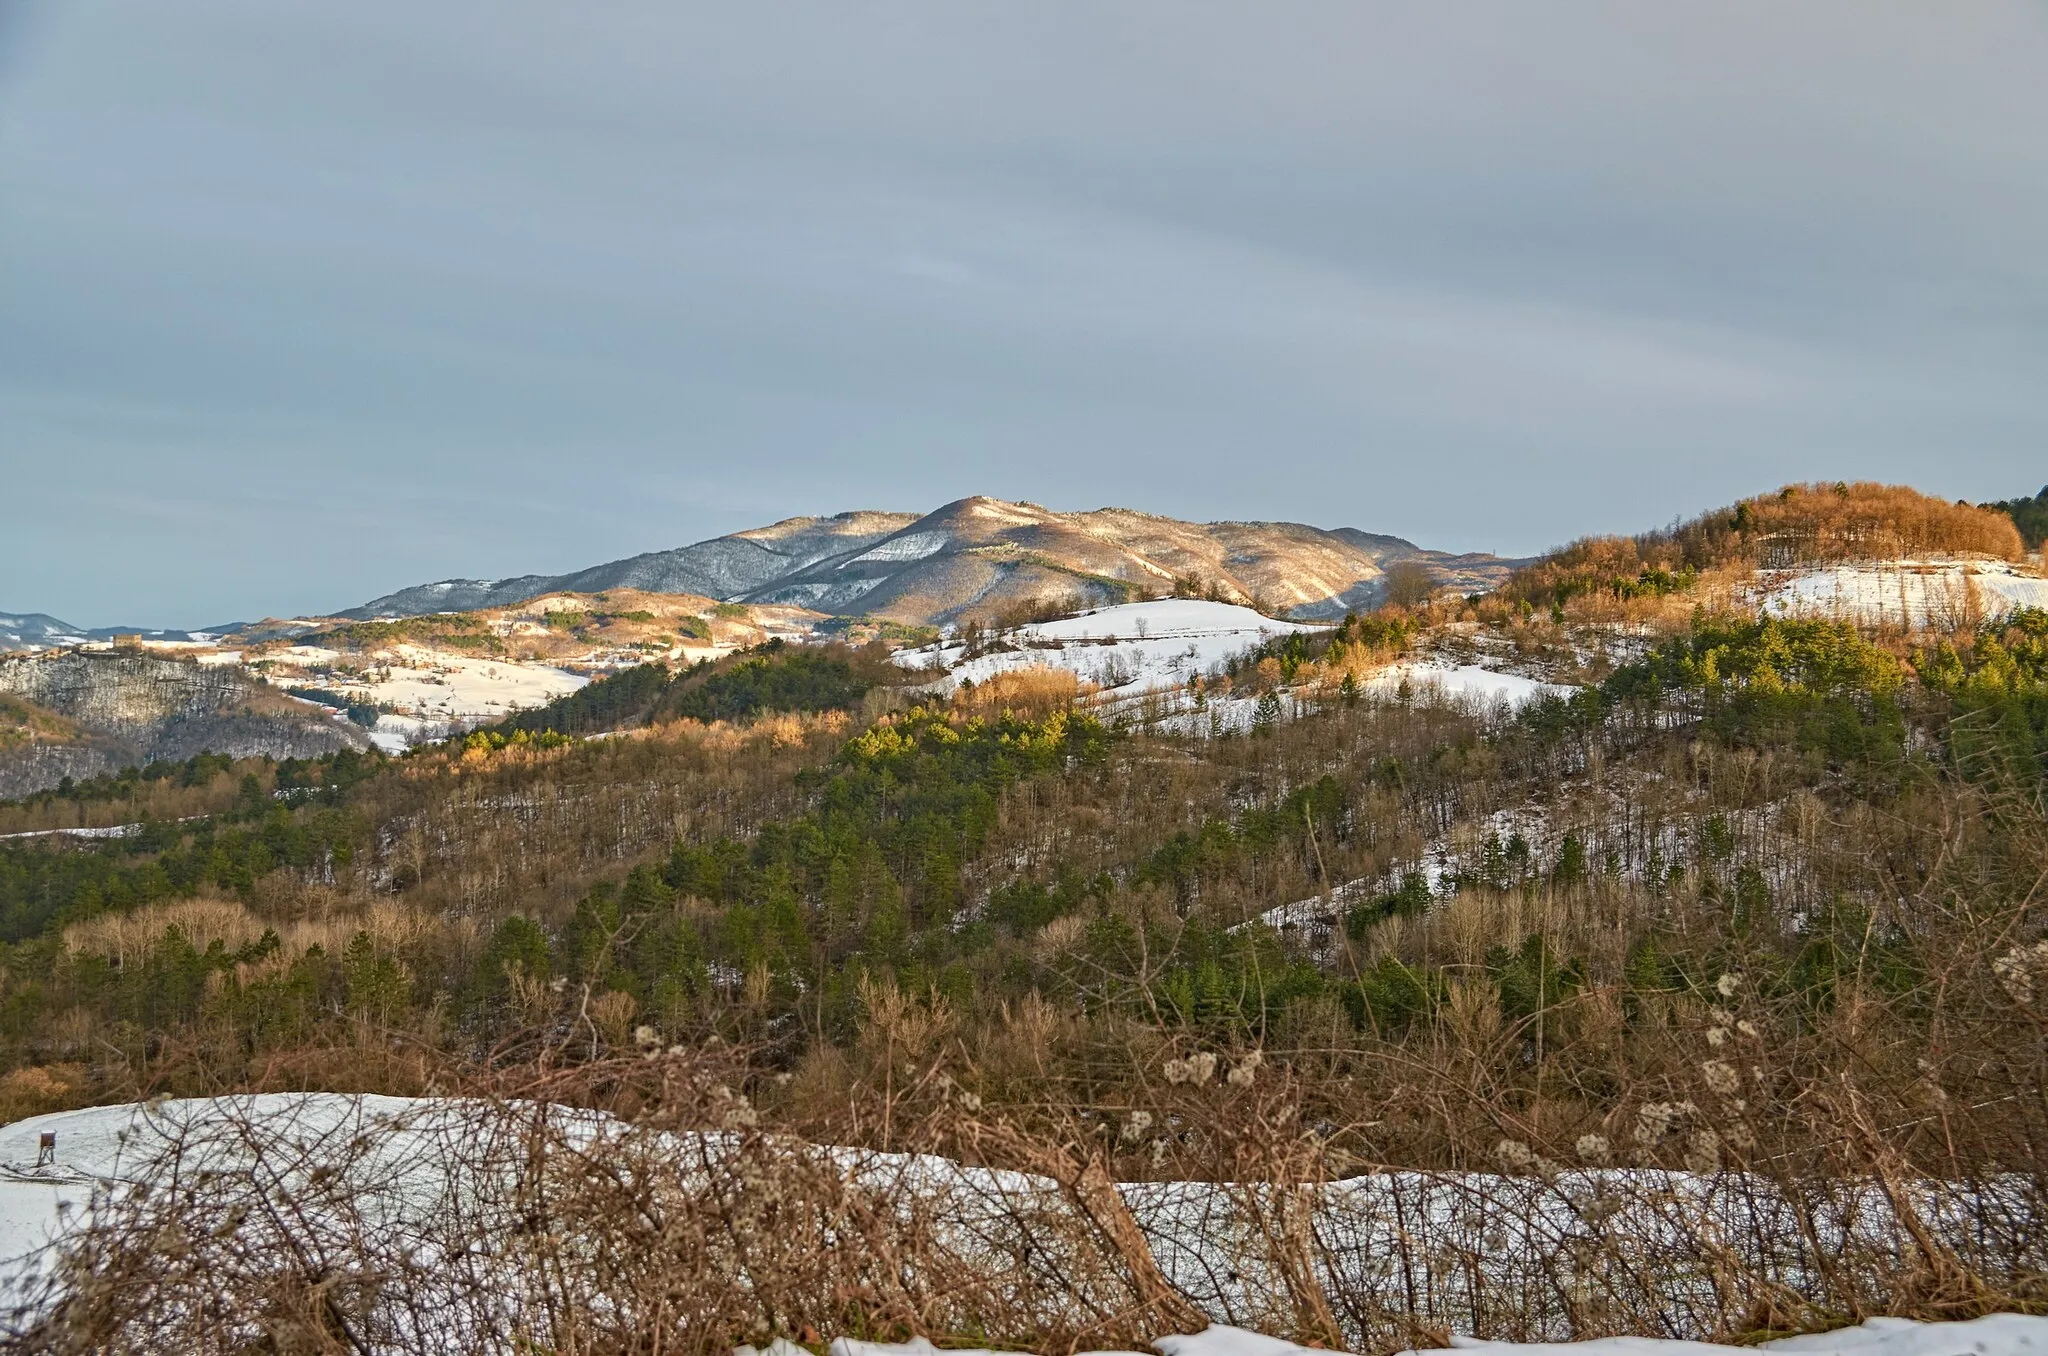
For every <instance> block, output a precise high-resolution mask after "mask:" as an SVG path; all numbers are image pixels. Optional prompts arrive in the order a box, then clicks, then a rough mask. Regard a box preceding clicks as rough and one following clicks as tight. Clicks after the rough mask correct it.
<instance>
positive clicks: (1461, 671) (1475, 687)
mask: <svg viewBox="0 0 2048 1356" xmlns="http://www.w3.org/2000/svg"><path fill="white" fill-rule="evenodd" d="M1404 683H1405V684H1406V685H1407V686H1408V689H1409V691H1410V692H1411V693H1413V692H1420V691H1423V690H1427V691H1429V692H1430V693H1432V694H1433V695H1435V696H1438V697H1440V698H1442V699H1444V700H1447V701H1453V702H1472V703H1476V704H1478V705H1480V706H1482V707H1485V708H1488V709H1492V708H1494V707H1497V706H1500V705H1502V704H1503V703H1504V704H1506V705H1507V706H1509V707H1520V706H1525V705H1527V704H1528V703H1530V702H1532V701H1534V700H1535V699H1536V698H1538V697H1541V696H1544V695H1545V694H1550V695H1553V696H1559V697H1569V696H1570V695H1571V694H1572V691H1573V689H1572V688H1570V687H1567V686H1565V685H1564V684H1561V683H1546V682H1543V681H1541V680H1540V679H1536V678H1525V677H1523V676H1522V675H1521V674H1519V673H1504V672H1502V671H1500V670H1499V669H1489V668H1484V667H1481V666H1480V665H1478V664H1454V663H1449V662H1447V661H1445V660H1441V659H1422V660H1414V661H1404V662H1402V663H1399V664H1394V665H1392V666H1390V667H1388V668H1385V669H1382V670H1381V671H1380V672H1378V673H1376V674H1374V675H1373V676H1372V677H1370V678H1368V679H1366V681H1365V689H1366V691H1368V692H1387V693H1398V692H1399V691H1400V690H1401V686H1402V685H1403V684H1404Z"/></svg>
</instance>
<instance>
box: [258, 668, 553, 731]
mask: <svg viewBox="0 0 2048 1356" xmlns="http://www.w3.org/2000/svg"><path fill="white" fill-rule="evenodd" d="M279 659H281V660H286V661H288V662H290V663H291V664H292V665H293V666H294V667H297V668H299V669H301V671H302V674H301V675H294V674H291V673H289V672H285V671H282V670H283V667H284V666H283V665H282V664H280V665H279V666H278V668H276V669H273V670H272V672H271V675H270V676H271V680H272V681H273V682H275V683H277V684H279V685H280V686H282V687H285V688H287V689H289V688H291V687H292V686H294V685H302V686H306V687H317V688H323V689H326V690H328V691H333V692H339V693H340V694H342V695H343V696H346V697H349V698H351V699H360V700H362V701H365V702H368V703H370V704H372V705H374V706H377V707H380V708H384V709H388V710H392V711H395V712H397V713H399V714H401V715H403V716H405V717H409V718H410V721H411V722H414V723H416V724H426V725H439V726H458V727H459V726H466V725H475V724H480V723H483V722H486V721H496V720H502V719H504V718H505V717H506V716H508V715H510V714H512V713H513V712H514V711H520V710H524V709H526V708H529V707H535V706H542V705H545V704H546V703H548V702H550V701H553V700H554V699H555V698H556V697H561V696H565V695H567V694H568V693H571V692H574V691H575V690H576V689H578V688H580V687H582V686H583V685H584V684H585V683H587V682H589V681H590V680H589V679H588V678H586V677H584V676H583V675H582V674H578V673H570V672H569V671H568V670H566V669H558V668H555V667H554V666H552V665H549V664H531V663H524V662H520V661H516V660H506V659H478V658H474V657H472V656H469V655H460V654H450V653H448V652H447V651H444V650H430V649H425V648H423V647H421V646H418V645H395V646H393V647H392V648H391V649H390V650H389V651H386V652H383V653H380V654H379V655H378V656H377V657H375V658H374V659H367V660H363V661H361V662H362V664H363V670H362V672H360V673H348V674H343V673H336V672H332V671H328V670H329V666H331V665H333V664H334V663H335V662H336V661H337V660H339V659H340V655H338V654H336V653H335V652H334V651H333V650H327V649H322V648H320V647H318V646H311V645H295V646H292V647H291V648H290V649H288V650H285V651H283V652H282V654H281V655H280V656H279ZM414 728H415V727H414V726H413V725H406V724H393V725H390V726H388V727H387V725H386V724H385V722H384V721H383V720H381V719H380V720H379V721H378V722H377V730H376V731H375V732H374V733H373V735H372V738H374V739H376V741H377V744H378V746H379V747H381V748H385V749H387V750H390V749H393V748H395V747H403V743H402V740H403V739H404V738H406V737H408V736H410V735H411V734H412V733H413V732H414Z"/></svg>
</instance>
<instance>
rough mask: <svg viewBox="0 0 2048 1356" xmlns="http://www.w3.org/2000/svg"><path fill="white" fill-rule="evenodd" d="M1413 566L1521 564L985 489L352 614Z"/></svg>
mask: <svg viewBox="0 0 2048 1356" xmlns="http://www.w3.org/2000/svg"><path fill="white" fill-rule="evenodd" d="M1403 561H1414V562H1417V563H1419V564H1422V565H1424V566H1426V567H1428V568H1429V570H1430V571H1431V572H1432V573H1433V574H1434V575H1435V576H1436V577H1437V579H1438V580H1439V581H1440V582H1441V583H1443V584H1445V585H1447V586H1449V587H1452V588H1457V589H1460V590H1463V591H1466V592H1471V591H1475V590H1479V589H1486V588H1491V587H1493V586H1494V585H1495V584H1497V583H1499V582H1500V581H1501V580H1502V579H1503V578H1505V577H1506V576H1507V574H1508V573H1509V571H1511V570H1512V569H1514V568H1515V567H1516V566H1517V565H1519V564H1521V563H1522V562H1520V561H1516V560H1506V559H1502V558H1501V557H1498V556H1492V555H1486V554H1480V553H1475V554H1467V555H1452V554H1448V553H1446V552H1442V551H1430V550H1425V549H1423V548H1422V547H1419V546H1417V545H1415V543H1413V542H1410V541H1406V540H1403V539H1402V538H1400V537H1390V536H1382V535H1379V534H1376V533H1370V532H1361V531H1359V530H1357V529H1356V528H1348V527H1346V528H1335V529H1324V528H1319V527H1309V526H1307V525H1305V524H1302V523H1264V522H1221V523H1189V522H1182V521H1180V520H1178V519H1174V518H1163V517H1159V516H1157V515H1154V514H1149V513H1139V512H1136V511H1134V510H1131V509H1117V508H1105V509H1097V510H1094V511H1092V512H1085V513H1059V512H1055V511H1053V510H1051V509H1047V508H1042V507H1040V506H1039V505H1037V504H1030V503H1011V502H1008V501H1005V500H1000V499H989V498H983V497H979V496H977V497H975V498H971V499H962V500H958V501H956V502H954V503H951V504H947V505H946V506H945V507H943V508H940V509H938V510H935V511H934V512H931V513H927V514H924V515H923V516H919V515H916V514H910V513H880V512H856V513H842V514H838V515H836V516H834V517H830V518H789V519H785V520H784V521H782V522H779V523H775V524H773V525H771V526H768V527H760V528H754V529H751V530H749V531H745V532H735V533H733V534H731V535H730V536H725V537H715V538H713V539H711V540H710V541H703V542H698V543H697V544H696V545H694V546H684V547H679V548H677V549H675V550H671V551H655V552H650V553H648V554H645V555H638V556H631V557H628V558H627V559H624V560H615V561H611V562H609V563H607V564H603V565H594V566H591V567H590V568H588V569H584V570H578V571H576V572H574V573H571V574H560V575H521V576H519V577H517V578H513V579H447V580H442V581H440V582H439V583H433V584H421V585H417V586H415V587H413V588H408V589H401V590H399V591H398V592H396V593H391V594H387V595H385V596H384V597H382V598H377V599H373V600H372V601H370V602H368V603H365V604H363V606H361V607H358V608H351V609H350V610H348V611H347V612H344V613H342V614H340V615H342V616H345V617H351V618H357V619H363V620H368V619H371V618H376V617H403V616H417V615H420V614H423V613H430V612H452V611H467V610H469V609H471V608H478V607H502V606H508V605H510V604H513V603H517V602H521V601H523V600H525V599H528V598H533V597H536V596H538V595H541V594H544V593H560V592H574V593H598V592H603V591H605V590H607V589H642V590H646V591H648V592H655V593H696V594H702V595H704V596H706V597H711V598H717V599H721V600H724V601H729V602H744V603H781V604H790V605H795V606H801V607H807V608H811V609H813V610H815V611H819V612H824V613H829V614H833V615H838V616H872V617H882V618H888V619H891V620H894V621H901V622H908V623H914V624H929V623H936V622H947V621H951V620H953V619H955V618H957V617H959V616H962V615H964V614H967V613H970V612H996V611H1000V610H1002V609H1003V608H1004V607H1007V606H1011V605H1016V604H1022V603H1027V602H1030V601H1034V600H1038V599H1048V600H1051V599H1072V600H1074V601H1077V602H1083V603H1089V604H1095V603H1104V602H1120V601H1123V600H1125V599H1126V598H1128V597H1131V596H1133V595H1151V594H1163V593H1167V592H1170V591H1172V589H1173V588H1174V586H1175V583H1176V581H1179V580H1193V581H1194V582H1196V583H1197V584H1199V585H1200V586H1201V587H1203V588H1205V589H1210V588H1213V589H1215V590H1216V591H1217V592H1219V593H1220V594H1222V595H1223V596H1225V597H1228V598H1232V599H1236V600H1243V601H1250V600H1253V599H1258V600H1260V601H1263V602H1266V603H1269V604H1272V605H1275V606H1277V607H1279V608H1282V609H1285V610H1287V611H1290V612H1291V613H1293V614H1294V615H1296V616H1300V617H1307V618H1314V617H1335V616H1341V615H1342V614H1343V613H1344V612H1345V611H1347V610H1350V609H1355V608H1364V607H1370V606H1372V605H1373V604H1374V603H1376V602H1378V601H1379V598H1380V596H1381V594H1382V593H1383V592H1384V588H1385V577H1386V572H1387V570H1388V569H1389V568H1390V567H1392V566H1393V565H1395V564H1398V563H1400V562H1403Z"/></svg>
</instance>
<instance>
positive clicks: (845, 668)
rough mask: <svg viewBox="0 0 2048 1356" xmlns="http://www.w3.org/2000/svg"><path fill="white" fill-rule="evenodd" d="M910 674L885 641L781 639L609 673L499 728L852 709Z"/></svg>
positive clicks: (588, 730) (595, 726)
mask: <svg viewBox="0 0 2048 1356" xmlns="http://www.w3.org/2000/svg"><path fill="white" fill-rule="evenodd" d="M902 677H903V675H902V672H901V670H899V669H897V668H896V667H895V666H894V665H893V664H891V663H890V662H889V659H888V653H887V650H886V648H885V647H882V646H864V647H861V648H859V649H855V648H852V647H850V646H845V645H824V646H793V645H790V644H788V643H787V642H786V641H783V640H781V639H779V638H778V639H775V640H771V641H768V642H767V643H766V644H764V645H758V646H755V647H753V648H751V649H748V650H742V651H740V652H738V653H736V654H732V655H728V656H726V657H725V658H723V659H719V660H709V659H705V660H699V661H698V662H697V663H695V664H692V665H690V666H689V667H688V668H686V669H683V670H681V671H680V672H671V671H670V670H669V669H668V668H667V666H665V665H662V664H641V665H639V666H637V667H635V668H630V669H626V670H624V671H623V672H620V673H614V674H607V675H606V676H605V677H603V678H599V679H597V680H596V681H594V682H591V683H589V684H587V685H585V686H584V687H582V688H579V689H578V690H576V691H575V692H572V693H569V694H568V695H566V696H563V697H557V698H556V699H555V700H553V701H551V702H549V703H548V704H547V705H545V706H541V707H537V708H535V709H534V710H531V711H522V712H519V713H518V714H516V715H513V716H511V717H508V718H507V719H506V720H505V721H503V722H501V723H500V724H499V726H498V727H497V728H498V730H499V731H501V732H502V733H506V734H510V733H511V732H513V731H515V730H525V731H527V732H529V733H538V732H540V731H543V730H549V731H553V732H555V733H558V734H567V735H580V734H593V733H596V732H599V731H605V730H619V729H626V728H629V727H632V726H638V725H651V724H659V723H662V722H665V721H672V720H699V721H704V722H706V723H709V722H711V721H714V720H744V719H747V718H749V717H752V716H756V715H759V714H761V713H762V712H764V711H845V710H850V709H852V708H854V707H856V706H858V705H859V704H860V701H861V699H862V698H863V697H865V696H866V695H867V694H868V692H869V691H871V690H872V689H874V688H875V687H877V686H880V685H882V684H884V683H888V682H900V681H902Z"/></svg>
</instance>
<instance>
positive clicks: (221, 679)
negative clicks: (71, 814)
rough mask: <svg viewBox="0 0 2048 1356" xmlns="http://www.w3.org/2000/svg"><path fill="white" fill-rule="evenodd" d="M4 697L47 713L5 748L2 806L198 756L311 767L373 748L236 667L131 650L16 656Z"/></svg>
mask: <svg viewBox="0 0 2048 1356" xmlns="http://www.w3.org/2000/svg"><path fill="white" fill-rule="evenodd" d="M0 695H5V696H9V697H13V698H15V699H17V700H18V701H19V702H23V703H27V704H28V705H29V707H31V708H32V709H33V711H35V712H40V713H46V718H45V719H41V720H35V719H23V720H16V721H15V722H14V724H15V725H16V726H17V727H18V728H15V729H12V730H10V731H9V732H8V734H9V737H8V738H7V739H5V740H0V797H4V798H9V799H11V798H14V797H18V796H22V795H27V794H29V793H31V792H34V791H38V790H42V789H44V788H46V787H51V786H55V785H56V784H57V783H58V782H59V781H61V780H62V779H63V778H65V777H67V776H69V777H74V778H77V777H89V776H93V775H96V774H98V773H101V772H109V771H112V770H114V769H116V768H119V767H124V766H128V765H130V764H136V763H146V762H150V761H153V760H156V759H171V758H176V759H184V758H189V757H191V756H192V755H193V754H196V753H223V754H227V755H229V756H230V757H235V758H250V757H260V756H263V755H268V756H270V757H272V758H310V757H317V756H319V755H321V754H327V753H333V752H336V751H338V750H340V749H345V748H346V749H366V748H368V747H369V741H368V738H367V737H366V736H365V735H364V734H363V732H362V731H361V730H360V729H358V728H357V727H355V726H353V725H348V724H345V723H343V722H341V721H338V720H335V719H333V718H332V717H330V716H328V715H327V714H325V713H324V712H322V711H321V710H319V709H318V708H316V707H313V706H310V705H308V704H306V703H304V702H300V701H295V700H294V699H292V698H290V697H288V696H286V695H284V694H283V693H281V692H278V691H275V690H274V689H272V688H270V687H267V686H265V685H264V684H262V683H260V682H258V681H257V680H255V679H253V678H251V677H250V676H249V675H248V674H247V673H245V672H243V671H242V670H241V669H240V668H238V667H236V666H234V665H231V664H198V663H194V662H192V661H190V660H185V659H178V658H170V657H165V656H160V655H153V654H146V653H137V652H132V651H114V652H109V653H97V652H91V651H77V650H72V651H63V652H58V653H51V654H40V655H13V656H7V657H4V658H0Z"/></svg>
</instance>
